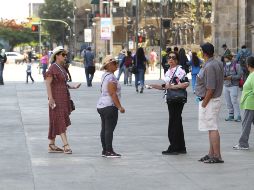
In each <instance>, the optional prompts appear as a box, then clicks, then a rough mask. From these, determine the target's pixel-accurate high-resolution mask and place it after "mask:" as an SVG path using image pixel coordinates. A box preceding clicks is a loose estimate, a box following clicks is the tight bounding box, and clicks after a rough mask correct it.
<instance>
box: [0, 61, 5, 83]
mask: <svg viewBox="0 0 254 190" xmlns="http://www.w3.org/2000/svg"><path fill="white" fill-rule="evenodd" d="M3 71H4V63H0V84H4V80H3Z"/></svg>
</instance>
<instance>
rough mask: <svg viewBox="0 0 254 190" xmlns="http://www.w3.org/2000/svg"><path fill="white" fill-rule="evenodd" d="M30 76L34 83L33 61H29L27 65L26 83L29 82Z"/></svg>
mask: <svg viewBox="0 0 254 190" xmlns="http://www.w3.org/2000/svg"><path fill="white" fill-rule="evenodd" d="M29 76H30V79H31V80H32V82H33V83H34V79H33V77H32V63H31V61H29V62H28V63H27V67H26V83H28V77H29Z"/></svg>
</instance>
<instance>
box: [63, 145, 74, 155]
mask: <svg viewBox="0 0 254 190" xmlns="http://www.w3.org/2000/svg"><path fill="white" fill-rule="evenodd" d="M66 146H69V144H66V145H64V146H63V148H64V150H63V152H64V154H72V150H71V149H70V148H65V147H66Z"/></svg>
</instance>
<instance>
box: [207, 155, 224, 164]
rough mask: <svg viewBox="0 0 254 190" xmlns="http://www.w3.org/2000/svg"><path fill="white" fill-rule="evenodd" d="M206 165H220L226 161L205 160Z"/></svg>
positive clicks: (213, 158) (216, 159) (214, 158)
mask: <svg viewBox="0 0 254 190" xmlns="http://www.w3.org/2000/svg"><path fill="white" fill-rule="evenodd" d="M204 163H206V164H218V163H224V161H223V160H221V159H219V158H216V157H212V158H210V159H208V160H205V161H204Z"/></svg>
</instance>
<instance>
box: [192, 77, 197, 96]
mask: <svg viewBox="0 0 254 190" xmlns="http://www.w3.org/2000/svg"><path fill="white" fill-rule="evenodd" d="M196 78H197V74H192V75H191V85H192V91H193V92H195V85H196Z"/></svg>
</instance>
